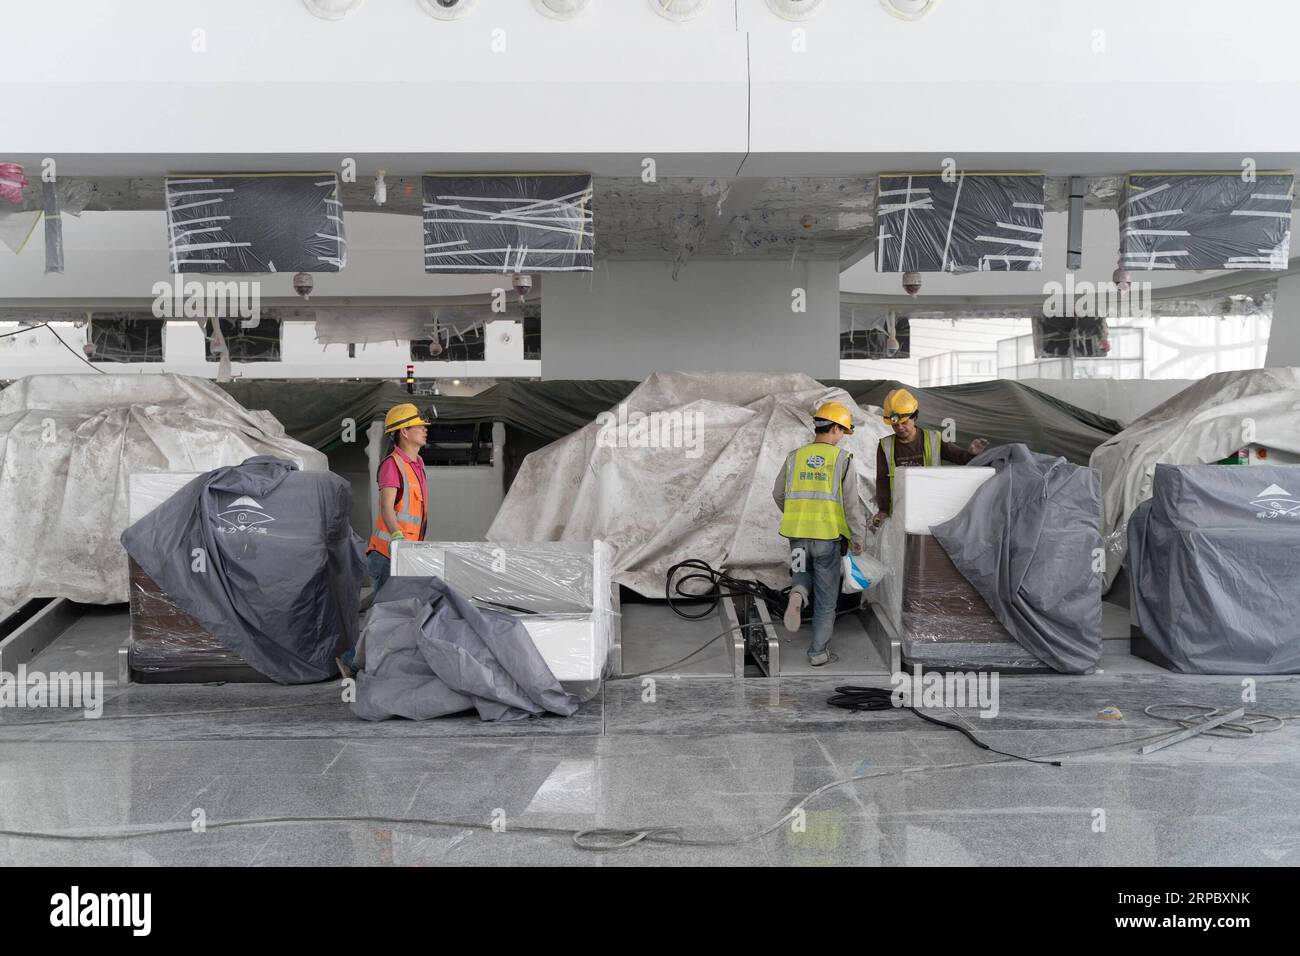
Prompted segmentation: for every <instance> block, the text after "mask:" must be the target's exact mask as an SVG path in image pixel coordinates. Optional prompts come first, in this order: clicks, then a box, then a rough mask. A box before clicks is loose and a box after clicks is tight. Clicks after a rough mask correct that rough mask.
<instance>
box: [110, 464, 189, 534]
mask: <svg viewBox="0 0 1300 956" xmlns="http://www.w3.org/2000/svg"><path fill="white" fill-rule="evenodd" d="M200 474H202V472H197V471H158V472H139V473H137V474H134V475H132V476H131V477H130V478H129V479H128V485H127V521H128V523H129V524H135V523H136V522H137V521H139V520H140V519H141V518H143V517H144V516H145V515H147V514H148V513H149V512H151V511H153V509H154V508H157V507H158V506H159V505H160V504H162V503H163V502H164V501H166V500H167V499H168V498H170V497H171V496H172V495H174V494H176V492H178V491H180V490H181V489H182V488H184V487H185V486H186V485H188V484H189V483H190V482H191V481H193V480H194V479H195V478H197V477H198V476H199V475H200Z"/></svg>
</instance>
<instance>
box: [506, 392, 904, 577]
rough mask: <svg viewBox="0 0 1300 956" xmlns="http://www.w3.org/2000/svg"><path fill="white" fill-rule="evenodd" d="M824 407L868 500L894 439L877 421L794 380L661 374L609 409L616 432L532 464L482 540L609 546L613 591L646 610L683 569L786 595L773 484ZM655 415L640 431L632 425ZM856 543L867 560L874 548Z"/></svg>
mask: <svg viewBox="0 0 1300 956" xmlns="http://www.w3.org/2000/svg"><path fill="white" fill-rule="evenodd" d="M824 401H840V402H843V403H844V404H845V405H847V406H848V407H849V408H850V409H851V410H852V411H853V422H854V426H855V431H854V433H853V434H852V435H850V436H848V437H846V438H845V440H844V443H843V445H842V446H841V447H844V448H846V449H848V450H849V451H851V452H852V453H853V458H854V461H853V464H854V467H855V468H856V469H857V473H858V479H859V483H858V488H859V492H860V494H861V495H862V497H863V498H864V500H868V501H869V500H870V496H871V495H872V494H873V492H874V489H875V470H876V447H877V445H878V444H879V441H880V438H881V437H882V436H884V435H885V434H887V433H888V432H889V429H888V428H887V426H886V425H885V424H884V423H883V422H882V421H881V419H880V416H879V410H878V409H875V408H872V409H870V411H866V410H863V409H862V408H859V407H858V406H857V405H855V404H854V402H853V399H852V398H850V397H849V396H848V395H847V394H846V393H845V392H844V391H842V390H841V389H837V388H827V387H826V386H824V385H822V384H820V383H818V382H817V381H815V380H814V379H812V378H811V377H809V376H807V375H803V374H799V373H792V374H762V373H744V372H660V373H656V374H654V375H651V376H650V377H649V378H647V379H646V380H645V381H644V382H643V383H641V385H639V386H638V387H637V388H636V390H635V391H633V392H632V394H631V395H629V396H628V397H627V400H626V402H625V403H624V408H623V410H622V414H620V409H612V410H611V412H613V416H612V420H611V421H606V422H602V420H601V419H597V421H595V422H592V423H591V424H589V425H587V426H586V427H584V428H582V429H580V430H578V431H576V432H574V433H573V434H571V435H567V436H565V437H564V438H561V439H559V440H557V441H555V442H552V443H551V444H550V445H547V446H546V447H545V448H542V449H540V450H538V451H535V452H533V453H532V454H530V455H529V456H528V457H527V458H526V459H525V460H524V463H523V466H522V467H521V468H520V470H519V474H518V476H517V477H516V478H515V481H514V484H513V485H511V487H510V492H509V494H507V495H506V499H505V501H504V502H503V504H502V506H501V510H500V511H499V512H498V513H497V517H496V520H495V521H494V522H493V523H492V527H491V528H490V529H489V531H488V538H489V539H490V540H492V541H500V542H525V541H560V540H582V541H591V540H593V539H602V540H604V541H605V542H606V543H608V544H609V545H611V546H612V547H613V548H614V549H615V557H614V575H613V579H614V581H615V582H616V583H618V584H623V585H626V586H627V587H629V588H631V589H632V590H634V591H636V592H637V593H638V594H642V595H645V596H646V597H658V598H662V597H663V596H664V579H665V576H666V574H667V572H668V569H669V568H670V567H671V566H672V565H674V564H676V563H677V562H679V561H681V560H683V559H685V558H699V559H702V560H704V561H707V562H708V563H709V564H711V565H713V566H714V567H717V568H725V569H726V570H728V571H729V572H730V573H731V574H733V575H736V576H738V577H750V578H756V579H758V580H760V581H762V582H763V583H765V584H767V585H770V586H772V587H785V586H786V585H788V584H789V583H790V572H789V559H790V552H789V546H788V545H787V543H786V541H785V539H784V538H782V537H781V536H780V535H779V534H778V533H777V527H778V525H779V524H780V520H781V513H780V511H779V510H778V509H777V507H776V505H775V503H774V502H773V501H772V483H773V482H774V481H775V479H776V475H777V472H779V471H780V469H781V466H782V463H783V462H784V461H785V457H786V455H787V454H789V453H790V452H791V451H793V450H794V449H795V448H797V447H799V446H800V445H802V444H804V443H806V442H810V441H812V440H813V430H812V416H813V411H814V410H815V409H816V408H817V406H818V405H820V404H821V403H822V402H824ZM652 412H656V413H659V414H658V416H656V417H651V418H649V419H648V420H647V421H646V422H645V423H643V424H642V425H641V426H640V427H639V428H638V427H635V425H634V422H635V419H636V413H644V414H646V415H649V414H650V413H652ZM620 419H622V420H624V421H626V422H627V423H628V427H626V428H623V427H621V426H620V425H619V424H618V422H619V420H620ZM650 426H656V427H654V428H651V427H650ZM602 427H603V428H604V432H603V433H602ZM651 432H653V435H654V437H655V438H656V439H658V440H659V441H658V442H657V444H660V445H662V443H663V442H662V439H663V437H664V436H665V434H667V436H668V437H669V438H670V439H672V438H673V436H674V435H676V436H677V439H678V440H677V441H675V442H673V441H670V442H669V445H670V447H642V446H643V445H647V444H649V439H650V435H651ZM868 511H870V509H868ZM854 531H855V532H856V533H858V534H865V536H866V544H867V547H868V548H869V549H871V548H872V546H873V544H876V543H877V542H875V541H873V537H872V535H870V534H869V533H867V532H865V530H864V529H854ZM885 563H886V564H887V565H888V564H889V562H885ZM876 590H877V589H875V588H873V589H872V591H873V592H874V591H876Z"/></svg>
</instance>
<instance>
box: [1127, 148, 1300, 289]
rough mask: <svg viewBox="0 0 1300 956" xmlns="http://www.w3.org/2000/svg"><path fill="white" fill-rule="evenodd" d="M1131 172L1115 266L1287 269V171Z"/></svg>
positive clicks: (1289, 182)
mask: <svg viewBox="0 0 1300 956" xmlns="http://www.w3.org/2000/svg"><path fill="white" fill-rule="evenodd" d="M1242 176H1243V174H1242V173H1240V172H1235V173H1134V174H1131V175H1130V176H1128V178H1127V179H1126V181H1125V186H1124V201H1123V204H1122V205H1121V206H1120V264H1121V266H1122V267H1123V268H1125V269H1129V270H1133V271H1137V270H1142V271H1149V270H1156V269H1172V270H1183V269H1216V270H1217V269H1247V270H1251V269H1264V270H1270V271H1277V270H1285V269H1286V268H1287V267H1288V265H1289V257H1290V245H1291V206H1292V203H1293V201H1294V200H1293V198H1292V182H1293V180H1294V178H1295V177H1294V176H1293V175H1292V174H1291V173H1257V174H1255V175H1254V176H1253V177H1252V178H1251V179H1249V180H1243V178H1242Z"/></svg>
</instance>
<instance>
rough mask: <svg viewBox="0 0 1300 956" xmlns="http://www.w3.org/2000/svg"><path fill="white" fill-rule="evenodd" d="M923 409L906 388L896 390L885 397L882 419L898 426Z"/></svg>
mask: <svg viewBox="0 0 1300 956" xmlns="http://www.w3.org/2000/svg"><path fill="white" fill-rule="evenodd" d="M920 407H921V405H920V403H919V402H917V400H916V396H915V395H913V394H912V393H911V392H909V391H908V390H907V389H905V388H896V389H894V390H893V391H892V392H890V393H889V394H888V395H886V396H885V404H884V407H883V408H881V417H882V418H884V420H885V421H886V422H887V423H889V424H890V425H897V424H898V423H899V422H901V421H903V420H904V419H906V418H911V417H912V416H913V415H915V414H916V413H917V410H918V409H919V408H920Z"/></svg>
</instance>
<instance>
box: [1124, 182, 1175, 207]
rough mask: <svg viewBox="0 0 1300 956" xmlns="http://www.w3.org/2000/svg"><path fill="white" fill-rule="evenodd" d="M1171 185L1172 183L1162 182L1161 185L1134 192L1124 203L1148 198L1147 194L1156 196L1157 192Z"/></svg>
mask: <svg viewBox="0 0 1300 956" xmlns="http://www.w3.org/2000/svg"><path fill="white" fill-rule="evenodd" d="M1171 185H1172V184H1171V183H1161V184H1160V185H1159V186H1153V187H1151V188H1150V189H1144V190H1142V192H1140V193H1134V194H1133V195H1132V196H1129V197H1128V198H1127V199H1125V200H1124V205H1126V206H1127V205H1128V204H1129V203H1132V202H1137V201H1138V200H1139V199H1146V198H1147V196H1154V195H1155V194H1156V193H1158V192H1163V191H1164V190H1166V189H1168V188H1169V187H1170V186H1171Z"/></svg>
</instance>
